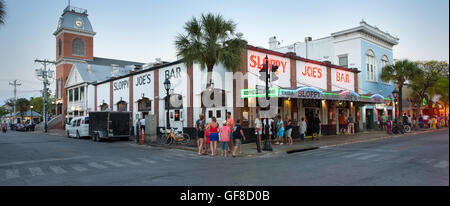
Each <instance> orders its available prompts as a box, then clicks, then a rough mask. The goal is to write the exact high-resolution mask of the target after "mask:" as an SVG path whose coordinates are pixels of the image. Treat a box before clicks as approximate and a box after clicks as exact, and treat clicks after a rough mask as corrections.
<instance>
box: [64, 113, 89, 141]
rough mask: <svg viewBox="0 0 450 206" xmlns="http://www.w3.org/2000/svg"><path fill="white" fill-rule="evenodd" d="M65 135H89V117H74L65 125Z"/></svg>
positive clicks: (78, 136)
mask: <svg viewBox="0 0 450 206" xmlns="http://www.w3.org/2000/svg"><path fill="white" fill-rule="evenodd" d="M66 132H67V137H69V138H70V137H75V138H77V139H80V138H81V137H89V117H88V116H83V117H74V118H73V119H72V120H71V121H70V123H69V124H67V125H66Z"/></svg>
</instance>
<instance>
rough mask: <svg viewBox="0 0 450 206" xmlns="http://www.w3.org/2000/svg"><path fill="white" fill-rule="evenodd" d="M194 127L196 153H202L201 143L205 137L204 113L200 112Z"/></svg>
mask: <svg viewBox="0 0 450 206" xmlns="http://www.w3.org/2000/svg"><path fill="white" fill-rule="evenodd" d="M195 128H196V130H197V147H198V155H202V153H203V144H204V140H205V139H204V138H205V131H204V130H205V115H203V114H200V115H199V119H198V120H197V122H196V123H195Z"/></svg>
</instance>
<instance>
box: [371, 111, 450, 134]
mask: <svg viewBox="0 0 450 206" xmlns="http://www.w3.org/2000/svg"><path fill="white" fill-rule="evenodd" d="M393 121H395V120H394V119H393V118H392V117H391V116H390V115H389V116H387V115H385V114H383V115H378V121H377V125H378V128H379V129H380V130H384V131H386V132H387V133H388V134H392V127H393V124H394V122H393ZM398 121H399V124H401V125H403V126H406V125H408V126H410V128H411V130H417V127H419V128H421V129H423V128H425V129H427V128H429V129H438V128H439V127H442V126H445V125H446V122H445V118H444V117H442V116H438V115H436V116H429V115H423V116H422V115H420V116H419V118H417V117H416V116H415V115H413V116H412V117H411V115H407V114H406V113H403V116H402V117H401V118H399V119H398ZM447 121H448V117H447Z"/></svg>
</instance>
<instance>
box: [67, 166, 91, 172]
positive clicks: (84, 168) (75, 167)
mask: <svg viewBox="0 0 450 206" xmlns="http://www.w3.org/2000/svg"><path fill="white" fill-rule="evenodd" d="M71 167H72V168H73V169H74V170H76V171H78V172H84V171H87V170H88V168H86V167H83V166H81V165H72V166H71Z"/></svg>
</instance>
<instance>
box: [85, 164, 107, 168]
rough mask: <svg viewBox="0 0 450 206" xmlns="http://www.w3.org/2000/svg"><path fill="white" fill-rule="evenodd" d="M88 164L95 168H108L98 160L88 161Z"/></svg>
mask: <svg viewBox="0 0 450 206" xmlns="http://www.w3.org/2000/svg"><path fill="white" fill-rule="evenodd" d="M87 165H89V166H91V167H93V168H97V169H106V168H108V167H107V166H105V165H101V164H99V163H97V162H89V163H87Z"/></svg>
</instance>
